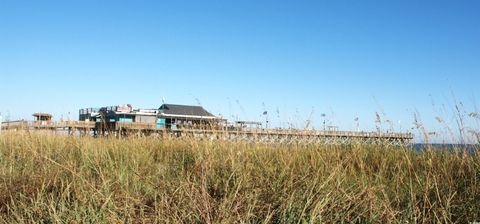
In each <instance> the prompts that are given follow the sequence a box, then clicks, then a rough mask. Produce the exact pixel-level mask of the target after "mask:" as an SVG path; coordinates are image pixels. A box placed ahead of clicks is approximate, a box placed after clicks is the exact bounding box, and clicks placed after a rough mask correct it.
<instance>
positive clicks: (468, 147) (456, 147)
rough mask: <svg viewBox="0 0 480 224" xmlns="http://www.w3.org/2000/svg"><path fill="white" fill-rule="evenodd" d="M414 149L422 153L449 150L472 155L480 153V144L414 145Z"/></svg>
mask: <svg viewBox="0 0 480 224" xmlns="http://www.w3.org/2000/svg"><path fill="white" fill-rule="evenodd" d="M411 147H412V149H413V150H415V151H418V152H422V151H424V150H427V149H433V150H448V151H464V150H465V151H467V152H468V153H470V154H478V153H480V145H479V144H419V143H417V144H413V145H411Z"/></svg>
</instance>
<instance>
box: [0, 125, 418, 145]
mask: <svg viewBox="0 0 480 224" xmlns="http://www.w3.org/2000/svg"><path fill="white" fill-rule="evenodd" d="M2 129H4V130H51V131H53V132H58V131H64V132H66V133H68V134H69V135H81V136H88V135H91V136H116V137H122V136H129V135H134V134H140V135H152V136H159V137H164V138H165V137H168V138H195V139H209V140H224V141H235V142H245V141H246V142H263V143H279V144H315V143H325V144H345V143H348V142H352V141H357V142H365V143H376V142H388V143H391V144H400V145H402V144H408V143H411V141H412V139H413V138H414V135H413V134H409V133H407V134H404V133H384V132H354V131H317V130H297V129H261V128H244V129H236V130H229V129H226V128H225V129H208V128H205V129H193V128H183V129H175V130H173V129H165V128H161V129H159V128H156V126H155V124H150V123H141V122H116V123H115V125H114V126H105V125H104V124H103V123H99V122H91V121H56V122H54V121H23V120H22V121H13V122H3V123H2Z"/></svg>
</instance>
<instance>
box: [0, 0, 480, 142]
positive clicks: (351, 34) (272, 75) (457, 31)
mask: <svg viewBox="0 0 480 224" xmlns="http://www.w3.org/2000/svg"><path fill="white" fill-rule="evenodd" d="M479 11H480V2H479V1H473V0H472V1H442V0H435V1H410V0H402V1H383V0H382V1H380V0H378V1H370V0H365V1H344V0H335V1H333V0H331V1H274V0H260V1H259V0H257V1H247V0H245V1H229V0H223V1H209V0H205V1H88V0H87V1H21V0H20V1H4V0H0V112H1V113H2V116H3V118H4V120H5V118H7V119H9V120H16V119H31V114H32V113H34V112H49V113H52V114H53V115H54V119H61V118H63V119H77V118H78V109H80V108H86V107H100V106H109V105H118V104H127V103H129V104H132V105H133V106H134V107H139V108H158V107H159V106H160V105H161V104H162V99H165V101H166V102H167V103H174V104H191V105H202V106H203V107H205V108H206V109H208V110H209V111H210V112H212V113H213V114H215V115H219V116H223V117H224V118H227V119H230V120H237V119H238V120H255V121H263V120H264V119H265V117H264V116H263V115H262V114H263V111H268V119H269V120H270V123H271V125H272V126H275V127H284V128H285V127H296V128H305V127H308V128H311V127H312V126H313V128H316V129H322V128H323V123H324V121H325V124H326V125H332V126H338V127H339V129H341V130H356V129H360V130H365V131H372V130H376V126H377V124H376V122H375V121H376V119H377V116H376V114H377V113H378V114H379V116H380V120H381V121H382V123H381V124H380V128H381V129H382V130H383V131H386V130H394V131H402V132H406V131H411V128H412V127H414V126H415V124H414V122H415V116H414V114H417V116H416V117H417V121H418V120H419V121H420V122H421V123H422V125H423V126H422V127H424V128H425V130H427V131H428V132H436V133H437V135H438V133H441V132H442V131H445V130H446V128H445V126H449V127H451V128H452V129H455V128H457V123H458V122H457V121H458V120H459V119H460V118H461V117H462V116H459V115H458V114H459V113H456V112H455V110H456V109H455V105H460V107H459V108H460V109H459V110H460V111H461V112H462V113H463V114H471V113H473V112H478V109H477V104H478V103H479V99H480V95H479V90H478V87H477V86H478V84H479V83H480V13H478V12H479ZM322 114H325V116H322ZM355 118H358V122H357V121H355V120H356V119H355ZM438 118H441V119H440V120H442V122H439V119H438ZM308 120H309V121H311V122H310V123H311V126H309V125H307V123H309V122H307V121H308ZM420 122H417V123H420ZM464 125H465V126H467V127H468V128H470V129H474V130H479V128H480V125H479V119H478V117H477V118H476V119H475V118H473V117H468V116H467V117H466V118H465V120H464ZM391 126H392V127H391ZM454 132H455V133H457V132H456V131H454ZM443 138H445V136H443Z"/></svg>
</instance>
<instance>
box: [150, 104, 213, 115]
mask: <svg viewBox="0 0 480 224" xmlns="http://www.w3.org/2000/svg"><path fill="white" fill-rule="evenodd" d="M158 109H159V110H160V113H163V114H169V115H179V116H199V117H215V115H213V114H211V113H210V112H208V111H206V110H205V109H203V107H200V106H188V105H176V104H163V105H162V106H161V107H160V108H158Z"/></svg>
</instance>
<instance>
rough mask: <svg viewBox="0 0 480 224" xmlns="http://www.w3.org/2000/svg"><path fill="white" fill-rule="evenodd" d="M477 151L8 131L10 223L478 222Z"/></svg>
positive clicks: (2, 196)
mask: <svg viewBox="0 0 480 224" xmlns="http://www.w3.org/2000/svg"><path fill="white" fill-rule="evenodd" d="M479 182H480V155H478V154H475V153H473V154H472V153H466V152H465V151H464V150H461V149H459V150H456V151H447V150H426V151H424V152H417V151H414V150H411V149H408V148H403V147H400V148H399V147H392V146H387V145H362V144H350V145H310V146H272V145H262V144H246V143H228V142H218V141H216V142H210V141H195V140H188V139H177V140H161V139H153V138H130V139H94V138H76V137H66V136H53V135H47V134H38V133H27V132H16V133H13V132H11V133H8V132H4V133H3V134H2V135H1V136H0V221H1V222H4V223H31V222H42V223H85V222H87V223H119V222H127V223H331V222H336V223H338V222H345V223H351V222H355V223H407V222H408V223H418V222H425V223H431V222H446V223H450V222H457V223H466V222H473V221H480V185H479Z"/></svg>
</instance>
